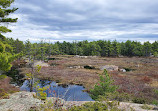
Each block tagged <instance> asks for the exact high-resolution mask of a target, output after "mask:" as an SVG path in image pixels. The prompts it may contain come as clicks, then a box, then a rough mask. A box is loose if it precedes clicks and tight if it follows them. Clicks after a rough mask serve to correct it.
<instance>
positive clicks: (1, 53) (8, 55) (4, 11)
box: [0, 0, 18, 71]
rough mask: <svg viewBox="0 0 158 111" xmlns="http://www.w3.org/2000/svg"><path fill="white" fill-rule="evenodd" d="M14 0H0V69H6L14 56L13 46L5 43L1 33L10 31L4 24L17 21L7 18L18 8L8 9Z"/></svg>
mask: <svg viewBox="0 0 158 111" xmlns="http://www.w3.org/2000/svg"><path fill="white" fill-rule="evenodd" d="M13 2H14V0H0V71H8V70H9V69H10V68H11V62H12V61H13V60H14V58H15V57H16V56H15V55H13V48H12V47H11V46H10V45H8V44H6V42H5V40H6V37H5V36H3V35H2V33H7V32H11V30H10V29H8V28H7V27H6V26H5V24H8V23H14V22H17V18H15V19H12V18H7V16H8V15H9V14H10V13H14V12H15V11H16V10H17V9H18V8H12V9H9V7H10V5H11V4H12V3H13Z"/></svg>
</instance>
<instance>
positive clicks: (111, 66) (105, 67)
mask: <svg viewBox="0 0 158 111" xmlns="http://www.w3.org/2000/svg"><path fill="white" fill-rule="evenodd" d="M104 69H106V70H107V71H118V69H119V68H118V66H115V65H105V66H102V67H100V70H104Z"/></svg>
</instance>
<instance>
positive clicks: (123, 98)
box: [98, 92, 131, 101]
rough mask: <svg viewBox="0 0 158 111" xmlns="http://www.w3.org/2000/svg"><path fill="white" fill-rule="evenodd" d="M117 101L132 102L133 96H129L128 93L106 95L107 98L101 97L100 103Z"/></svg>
mask: <svg viewBox="0 0 158 111" xmlns="http://www.w3.org/2000/svg"><path fill="white" fill-rule="evenodd" d="M107 99H108V100H112V101H113V100H116V101H130V100H131V95H129V94H127V93H119V92H115V93H106V95H105V96H99V99H98V100H100V101H104V100H107Z"/></svg>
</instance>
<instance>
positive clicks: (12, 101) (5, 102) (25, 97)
mask: <svg viewBox="0 0 158 111" xmlns="http://www.w3.org/2000/svg"><path fill="white" fill-rule="evenodd" d="M33 94H35V93H30V92H25V91H22V92H17V93H14V94H12V95H10V97H9V99H1V100H0V111H8V110H11V111H28V110H29V109H30V108H31V107H34V106H39V105H40V104H42V103H43V102H42V101H41V100H39V99H37V98H34V97H33Z"/></svg>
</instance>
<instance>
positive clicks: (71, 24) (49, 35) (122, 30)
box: [5, 0, 158, 42]
mask: <svg viewBox="0 0 158 111" xmlns="http://www.w3.org/2000/svg"><path fill="white" fill-rule="evenodd" d="M12 7H17V8H19V9H18V10H17V11H16V12H15V13H14V14H11V15H10V17H13V18H16V17H17V18H18V22H17V23H15V24H9V25H8V28H10V29H11V30H12V32H11V33H7V34H5V36H7V37H12V38H14V39H16V38H18V39H19V40H22V41H26V40H28V39H29V40H30V41H32V42H39V41H41V40H45V41H50V42H56V41H60V42H62V41H68V42H72V41H82V40H88V41H94V40H95V41H96V40H111V41H112V40H117V41H126V40H134V41H140V42H144V41H150V42H154V41H155V40H158V0H15V3H14V4H13V5H12Z"/></svg>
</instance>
